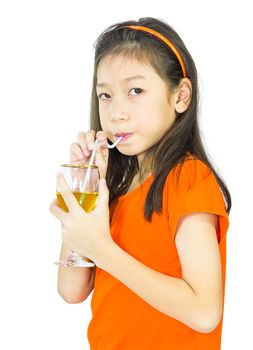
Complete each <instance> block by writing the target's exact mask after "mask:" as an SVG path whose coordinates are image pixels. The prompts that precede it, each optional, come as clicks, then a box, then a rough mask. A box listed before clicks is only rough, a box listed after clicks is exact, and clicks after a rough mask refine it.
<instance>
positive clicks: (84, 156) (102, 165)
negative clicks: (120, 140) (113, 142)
mask: <svg viewBox="0 0 253 350" xmlns="http://www.w3.org/2000/svg"><path fill="white" fill-rule="evenodd" d="M95 135H96V133H95V131H94V130H88V131H87V132H86V133H84V132H82V131H81V132H79V133H78V135H77V142H74V143H72V144H71V148H70V163H76V164H80V163H83V162H84V161H87V162H88V158H89V157H90V156H91V153H92V150H93V149H94V143H95ZM96 138H97V139H98V141H99V144H98V148H97V152H96V156H95V161H94V162H95V164H96V165H98V170H99V175H100V178H105V177H106V172H107V166H108V158H109V150H108V147H107V137H106V135H105V133H104V132H103V131H98V132H97V135H96ZM89 144H91V147H90V148H89Z"/></svg>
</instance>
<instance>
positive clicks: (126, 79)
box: [97, 75, 146, 87]
mask: <svg viewBox="0 0 253 350" xmlns="http://www.w3.org/2000/svg"><path fill="white" fill-rule="evenodd" d="M134 79H146V78H145V77H144V76H143V75H134V76H132V77H128V78H125V79H123V80H122V81H121V82H126V81H131V80H134ZM107 85H109V84H107V83H98V84H97V87H104V86H107Z"/></svg>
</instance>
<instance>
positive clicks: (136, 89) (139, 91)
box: [130, 88, 143, 95]
mask: <svg viewBox="0 0 253 350" xmlns="http://www.w3.org/2000/svg"><path fill="white" fill-rule="evenodd" d="M132 90H135V91H138V92H137V95H139V94H140V93H142V91H143V90H142V89H140V88H132V89H131V90H130V91H132Z"/></svg>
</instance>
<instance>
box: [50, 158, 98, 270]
mask: <svg viewBox="0 0 253 350" xmlns="http://www.w3.org/2000/svg"><path fill="white" fill-rule="evenodd" d="M59 171H60V172H61V173H62V174H63V175H64V178H65V180H66V182H67V184H68V186H69V187H70V188H71V191H72V193H73V195H74V196H75V198H76V200H77V201H78V203H79V205H80V206H81V207H82V208H83V210H85V211H86V212H87V213H89V212H91V211H92V210H94V209H95V207H96V204H97V199H98V188H99V178H100V177H99V170H98V166H97V165H90V164H86V163H82V164H73V163H71V164H61V165H60V168H59ZM56 196H57V202H58V205H59V207H60V208H62V210H64V211H65V212H68V211H69V210H68V207H67V206H66V203H65V201H64V199H63V197H62V194H61V193H60V191H59V189H58V187H57V186H56ZM85 259H87V260H84V259H83V258H82V257H80V256H79V255H78V254H77V253H75V252H73V251H72V253H71V254H70V255H69V256H68V257H66V258H65V259H63V260H59V261H56V262H55V264H56V265H60V266H74V267H92V266H95V264H94V262H93V261H91V260H90V259H88V258H85Z"/></svg>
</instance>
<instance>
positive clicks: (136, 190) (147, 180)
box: [118, 174, 154, 200]
mask: <svg viewBox="0 0 253 350" xmlns="http://www.w3.org/2000/svg"><path fill="white" fill-rule="evenodd" d="M153 177H154V175H153V174H151V175H149V176H148V177H147V178H146V180H144V181H143V182H142V183H141V184H140V185H139V186H138V187H136V188H135V189H134V190H132V191H131V192H128V193H125V194H123V195H121V196H120V197H119V198H118V199H119V200H121V199H125V198H128V197H130V196H131V195H132V194H135V193H136V192H138V191H139V190H140V189H141V188H142V187H143V186H144V185H146V184H147V183H148V182H149V181H150V180H152V178H153Z"/></svg>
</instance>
